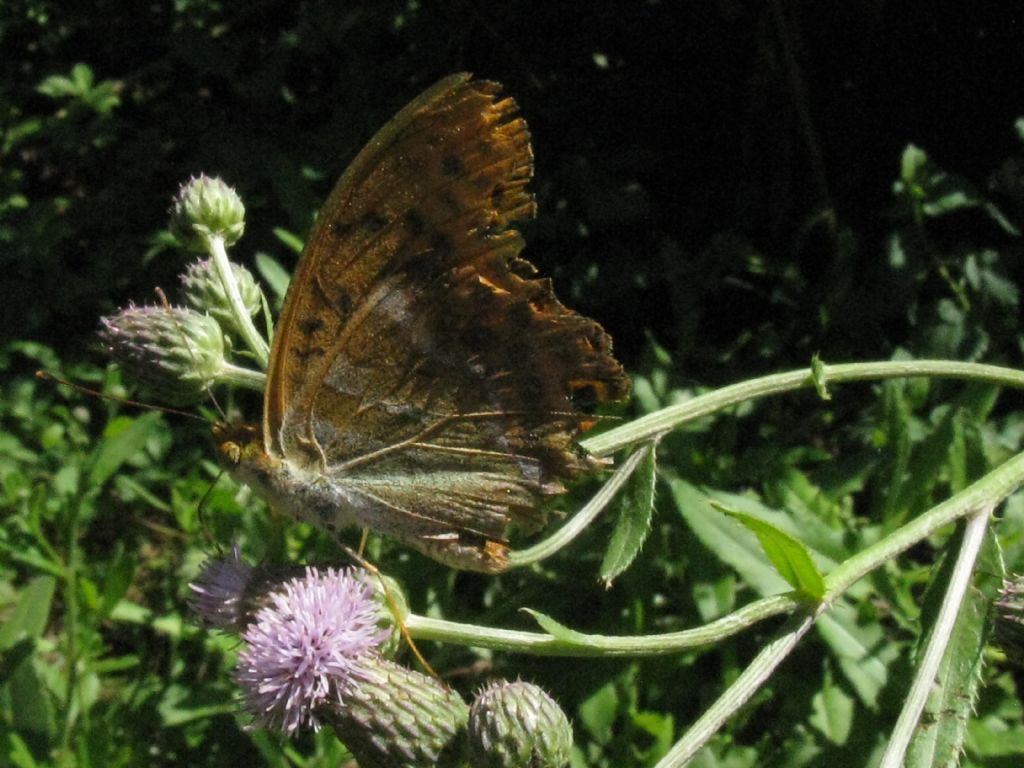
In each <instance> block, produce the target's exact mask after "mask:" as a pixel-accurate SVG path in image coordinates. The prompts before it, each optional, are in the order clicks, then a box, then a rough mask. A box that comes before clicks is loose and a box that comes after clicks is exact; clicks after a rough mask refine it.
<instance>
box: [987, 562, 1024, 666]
mask: <svg viewBox="0 0 1024 768" xmlns="http://www.w3.org/2000/svg"><path fill="white" fill-rule="evenodd" d="M994 624H995V637H994V641H995V644H996V645H998V646H999V647H1000V648H1002V649H1003V652H1004V653H1005V654H1006V658H1007V659H1008V660H1010V661H1011V662H1013V663H1014V664H1016V665H1018V666H1021V667H1024V576H1019V575H1018V576H1014V577H1013V580H1012V581H1010V580H1006V581H1003V588H1002V589H1001V590H1000V591H999V599H998V600H996V620H995V622H994Z"/></svg>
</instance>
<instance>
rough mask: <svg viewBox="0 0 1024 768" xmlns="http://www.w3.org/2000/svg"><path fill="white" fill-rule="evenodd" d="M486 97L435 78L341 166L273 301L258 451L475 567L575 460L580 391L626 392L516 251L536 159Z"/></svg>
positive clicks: (501, 104) (437, 553)
mask: <svg viewBox="0 0 1024 768" xmlns="http://www.w3.org/2000/svg"><path fill="white" fill-rule="evenodd" d="M498 91H499V86H497V84H494V83H490V82H485V81H473V80H471V79H470V78H469V76H468V75H455V76H452V77H449V78H447V79H445V80H443V81H441V82H440V83H438V84H437V85H435V86H434V87H433V88H431V89H429V90H428V91H426V92H425V93H424V94H422V95H421V96H420V97H418V98H417V99H416V100H414V101H413V102H412V103H411V104H409V105H408V106H407V107H405V108H404V109H403V110H402V111H401V112H400V113H399V114H398V115H397V116H396V117H395V118H393V119H392V121H391V122H390V123H389V124H388V125H386V126H385V127H384V128H383V129H382V130H381V131H380V132H379V133H378V134H377V135H376V136H375V137H374V138H373V139H372V140H371V141H370V143H369V144H368V145H367V146H366V148H365V149H363V151H362V152H361V153H360V154H359V156H358V157H357V158H356V160H355V161H354V162H353V163H352V165H351V166H350V167H349V169H348V170H347V171H346V172H345V174H344V175H343V176H342V178H341V180H340V181H339V182H338V184H337V186H336V187H335V189H334V191H333V192H332V193H331V195H330V197H329V198H328V200H327V202H326V204H325V205H324V207H323V209H322V210H321V212H320V215H319V218H318V220H317V223H316V225H315V227H314V230H313V232H312V233H311V235H310V237H309V240H308V243H307V248H306V252H305V254H304V255H303V258H302V260H301V262H300V264H299V266H298V268H297V270H296V274H295V277H294V278H293V281H292V287H291V288H290V290H289V293H288V296H287V298H286V301H285V308H284V310H283V312H282V316H281V319H280V321H279V324H278V328H277V330H276V333H275V337H274V345H273V350H272V355H271V364H270V369H269V377H268V383H267V393H266V400H265V413H264V434H265V444H266V448H267V451H268V453H269V454H271V455H272V456H277V457H279V458H281V459H283V460H284V461H287V462H290V463H292V464H294V465H295V466H301V467H305V468H309V469H311V470H312V471H314V472H317V473H319V474H321V475H322V476H323V478H324V479H325V480H326V481H327V482H330V483H334V484H336V485H337V486H338V487H341V488H344V491H345V497H346V498H347V499H349V500H351V501H353V502H354V503H355V505H356V506H357V507H360V508H361V512H360V513H359V514H357V515H356V517H357V519H358V520H359V521H360V522H361V523H362V524H365V525H369V526H370V527H372V528H375V529H376V530H379V531H381V532H383V533H387V534H391V535H394V536H397V537H398V538H400V539H402V540H404V541H406V542H408V543H411V544H413V545H414V546H417V547H418V548H419V549H421V550H422V551H425V552H427V554H429V555H431V556H433V557H436V558H438V559H440V560H443V561H446V562H450V563H451V564H454V565H458V566H462V567H470V568H476V569H479V570H500V568H501V567H502V564H503V552H504V544H503V543H502V542H503V541H504V535H505V531H506V528H507V525H508V524H509V523H515V524H517V525H518V526H520V527H522V528H526V529H532V528H536V527H539V526H540V525H542V524H543V522H544V517H543V513H542V512H541V511H539V509H540V508H539V502H540V501H541V500H542V498H543V497H544V496H546V495H549V494H551V493H557V492H559V491H560V490H562V488H561V483H560V480H561V479H564V478H566V477H569V476H571V475H572V474H574V473H575V472H577V471H579V470H581V469H583V468H584V467H586V466H587V462H586V461H585V459H584V458H583V457H581V455H580V454H578V453H577V452H576V451H575V450H574V448H573V440H574V439H575V437H576V436H577V435H578V433H579V432H580V431H581V429H583V428H584V427H585V425H586V424H588V423H589V422H588V418H589V417H588V416H587V415H586V414H585V413H584V412H583V411H581V410H580V408H579V405H580V402H581V401H583V400H586V401H588V402H589V403H597V402H601V401H604V400H615V399H621V398H622V397H624V396H625V395H626V394H627V392H628V380H627V379H626V377H625V375H624V374H623V372H622V369H621V367H620V366H619V364H618V363H617V362H616V361H615V359H614V358H613V357H612V355H611V344H610V341H609V339H608V336H607V335H606V334H605V333H604V331H603V330H602V329H601V328H600V326H598V325H597V324H596V323H595V322H593V321H592V320H589V319H587V318H585V317H582V316H581V315H578V314H576V313H574V312H572V311H571V310H568V309H566V308H565V307H564V306H563V305H562V304H560V303H559V302H558V300H557V299H556V298H555V296H554V294H553V292H552V289H551V285H550V283H549V282H548V281H546V280H538V279H535V278H533V277H532V274H533V268H532V266H531V265H530V264H529V263H528V262H526V261H525V260H523V259H522V258H521V257H520V255H519V254H520V252H521V250H522V248H523V240H522V238H521V236H520V235H519V233H518V232H516V231H515V230H514V229H512V228H511V225H512V223H513V222H514V221H516V220H519V219H523V218H526V217H529V216H532V215H533V213H534V202H533V198H532V196H531V195H530V194H529V193H527V192H526V190H525V185H526V183H527V181H528V180H529V179H530V177H531V175H532V167H533V166H532V155H531V149H530V143H529V134H528V132H527V128H526V124H525V122H524V121H523V120H522V119H521V118H519V117H517V116H516V106H515V103H514V102H513V101H512V100H511V99H509V98H502V97H500V96H499V95H498Z"/></svg>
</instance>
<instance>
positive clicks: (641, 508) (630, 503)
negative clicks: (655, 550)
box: [601, 443, 657, 587]
mask: <svg viewBox="0 0 1024 768" xmlns="http://www.w3.org/2000/svg"><path fill="white" fill-rule="evenodd" d="M637 450H639V451H643V452H644V453H645V455H644V456H643V458H641V459H640V463H639V464H638V465H637V467H636V469H635V470H634V471H633V475H632V476H631V477H630V478H629V481H628V482H627V483H626V487H625V488H623V489H622V491H621V492H620V493H619V497H618V513H619V514H618V519H617V520H616V523H615V530H614V531H612V537H611V541H610V542H609V544H608V549H607V550H606V551H605V554H604V561H603V562H602V563H601V581H603V582H604V584H605V587H610V586H611V584H612V581H613V580H614V579H615V578H616V577H617V576H618V575H619V574H620V573H622V572H623V571H625V570H626V569H627V568H628V567H629V566H630V564H631V563H632V562H633V560H634V559H635V558H636V556H637V554H638V553H639V552H640V548H641V547H643V544H644V541H645V540H646V539H647V534H648V533H649V532H650V530H651V513H652V510H653V508H654V482H655V469H656V464H657V460H656V458H655V450H654V443H647V444H646V445H643V446H641V447H640V448H638V449H637Z"/></svg>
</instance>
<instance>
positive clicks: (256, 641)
mask: <svg viewBox="0 0 1024 768" xmlns="http://www.w3.org/2000/svg"><path fill="white" fill-rule="evenodd" d="M266 600H267V604H266V605H264V607H262V608H260V610H259V611H257V612H256V614H255V616H254V617H253V619H252V622H251V623H250V624H249V625H248V626H247V627H246V629H245V631H244V632H243V633H242V639H243V640H244V641H245V643H246V646H247V647H246V648H245V649H244V650H243V651H242V652H241V653H240V654H239V656H238V664H237V667H236V670H235V681H236V682H237V683H238V685H239V687H240V688H241V689H242V700H243V706H244V707H245V709H246V710H248V711H249V712H250V713H251V714H252V715H253V716H254V717H255V725H259V726H263V727H268V728H276V729H279V730H282V731H284V732H286V733H288V734H292V733H294V732H295V731H296V730H297V729H298V728H299V727H301V726H303V725H310V726H312V727H313V728H314V730H319V728H320V720H319V719H318V718H317V716H316V709H317V708H318V707H319V706H321V705H324V704H328V703H337V702H341V701H342V699H343V697H344V696H345V695H346V692H347V691H348V690H350V689H351V686H352V685H353V684H354V683H356V682H357V681H358V680H360V679H361V678H362V677H363V676H364V673H363V670H364V669H365V666H366V664H367V663H368V662H371V661H372V659H373V658H375V657H376V653H375V650H376V649H377V647H378V646H379V645H380V644H381V643H383V642H384V640H385V639H387V637H388V635H389V632H388V631H387V630H384V629H381V628H380V627H379V626H378V622H379V621H380V618H381V616H380V605H379V603H377V602H376V601H375V600H374V597H373V588H372V586H371V585H370V584H368V583H367V581H366V579H365V578H363V577H362V576H360V575H356V573H355V572H354V571H353V570H352V569H345V570H340V571H338V570H334V569H333V568H328V569H327V570H326V571H325V572H320V571H317V570H316V569H314V568H307V569H306V575H305V576H303V577H301V578H295V579H291V580H290V581H287V582H285V583H284V584H283V585H282V586H281V587H280V588H279V589H278V590H276V591H275V592H273V593H271V594H269V595H267V596H266Z"/></svg>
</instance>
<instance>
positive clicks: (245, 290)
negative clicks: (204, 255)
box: [181, 259, 263, 329]
mask: <svg viewBox="0 0 1024 768" xmlns="http://www.w3.org/2000/svg"><path fill="white" fill-rule="evenodd" d="M231 272H232V274H233V275H234V277H235V284H236V285H237V286H238V294H239V295H240V296H241V297H242V304H243V305H244V306H245V310H246V312H248V313H249V316H250V317H255V316H256V314H257V313H258V312H259V311H260V308H261V307H262V306H263V293H262V291H260V287H259V285H257V284H256V278H254V277H253V276H252V273H251V272H250V271H249V270H248V269H246V268H245V267H243V266H242V265H240V264H235V263H234V262H231ZM181 282H182V284H183V286H184V292H185V303H186V304H188V305H189V306H190V307H191V308H192V309H194V310H196V311H198V312H206V313H208V314H210V315H211V316H213V317H214V318H215V319H216V320H217V322H218V323H220V324H221V327H222V328H225V329H234V328H235V316H234V314H233V313H232V312H231V302H229V301H228V297H227V294H226V293H225V292H224V284H223V283H222V282H221V280H220V277H218V275H217V270H216V269H214V267H213V261H211V260H210V259H206V260H204V261H197V262H194V263H192V264H190V265H189V267H188V270H187V271H186V272H185V274H183V275H182V276H181Z"/></svg>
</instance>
